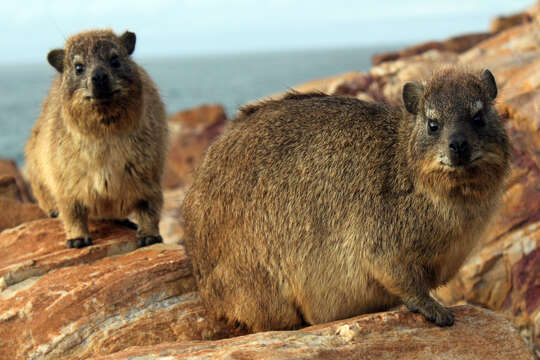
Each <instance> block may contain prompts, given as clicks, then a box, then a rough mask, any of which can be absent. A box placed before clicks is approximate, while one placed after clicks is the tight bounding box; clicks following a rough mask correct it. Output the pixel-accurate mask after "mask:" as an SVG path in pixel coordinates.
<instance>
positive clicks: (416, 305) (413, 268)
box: [374, 261, 454, 326]
mask: <svg viewBox="0 0 540 360" xmlns="http://www.w3.org/2000/svg"><path fill="white" fill-rule="evenodd" d="M375 268H376V269H377V267H375ZM378 269H384V271H381V272H377V273H376V274H374V276H375V278H376V279H377V280H378V281H379V282H380V283H381V284H382V285H383V286H384V287H385V288H386V289H387V290H388V292H390V293H391V294H394V295H397V296H399V297H400V298H401V300H402V301H403V303H404V304H405V305H406V306H407V308H408V309H409V310H411V311H413V312H419V313H420V314H422V315H424V317H425V318H426V320H428V321H430V322H433V323H435V324H436V325H438V326H451V325H452V324H454V316H453V315H452V312H451V311H450V310H449V309H447V308H445V307H444V306H442V305H441V304H439V303H438V302H437V301H435V300H434V299H433V298H432V297H431V296H430V295H429V288H430V283H431V282H433V280H432V279H431V278H432V277H433V276H432V274H429V273H427V271H426V269H425V268H424V267H423V266H421V265H413V264H403V263H398V262H397V261H396V262H395V263H392V265H391V266H389V264H386V266H384V267H383V265H382V264H381V265H380V267H378Z"/></svg>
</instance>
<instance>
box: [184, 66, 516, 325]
mask: <svg viewBox="0 0 540 360" xmlns="http://www.w3.org/2000/svg"><path fill="white" fill-rule="evenodd" d="M495 96H496V85H495V81H494V79H493V77H492V75H491V73H489V71H487V70H486V71H485V72H483V73H482V74H479V75H475V74H472V73H468V72H462V71H459V70H455V69H448V70H445V71H442V72H440V73H439V74H437V75H435V76H434V77H433V79H432V80H431V81H430V82H428V83H427V84H426V85H425V86H423V85H421V84H420V83H409V84H407V85H406V86H405V87H404V100H405V103H406V108H407V109H408V110H409V112H410V113H412V114H406V113H405V112H404V111H403V112H402V111H401V110H399V109H394V108H391V107H388V106H386V105H382V104H370V103H367V102H363V101H359V100H356V99H353V98H345V97H335V96H324V95H319V94H310V95H297V94H290V95H289V96H286V97H285V98H284V99H282V100H278V101H268V102H264V103H261V104H259V105H257V106H251V107H248V108H244V111H243V112H241V113H240V115H239V116H238V117H237V118H236V119H235V120H233V122H232V123H231V124H230V127H229V128H228V129H227V131H226V132H225V133H224V134H223V136H222V137H221V138H220V139H218V140H217V141H216V142H215V143H214V144H213V145H212V146H211V147H210V148H209V150H208V153H207V155H206V157H205V159H204V161H203V163H202V165H201V167H200V169H199V170H198V173H197V174H196V177H195V182H194V184H193V185H192V187H191V188H190V190H189V191H188V194H187V195H186V198H185V200H184V204H183V210H184V217H185V223H186V243H187V247H188V251H189V253H190V255H191V257H192V261H193V268H194V273H195V276H196V278H197V281H198V284H199V288H200V293H201V296H202V298H203V299H204V301H205V303H206V305H207V307H208V308H209V309H210V310H211V311H213V312H215V315H216V316H217V317H220V318H225V319H228V320H229V321H231V322H234V323H242V324H245V325H246V326H248V327H249V328H250V329H252V330H253V331H262V330H269V329H283V328H295V327H298V326H301V325H302V324H303V323H308V324H317V323H323V322H328V321H332V320H336V319H342V318H346V317H350V316H353V315H357V314H362V313H366V312H374V311H380V310H385V309H388V308H390V307H392V306H395V305H397V304H400V303H405V304H406V305H407V306H408V307H409V308H410V309H411V310H413V311H419V312H421V313H422V314H423V315H424V316H425V317H426V318H427V319H428V320H430V321H433V322H435V323H436V324H437V325H440V326H444V325H451V324H452V323H453V316H452V314H451V312H450V311H449V310H448V309H446V308H444V307H442V306H441V305H439V304H438V303H437V302H436V301H434V300H433V299H432V298H431V297H430V295H429V291H430V290H431V289H434V288H436V287H438V286H440V285H441V284H444V283H445V282H447V281H448V280H449V279H450V278H451V277H452V276H453V275H454V274H455V273H456V271H457V270H458V268H459V266H460V265H461V263H462V262H463V260H464V259H465V257H466V256H467V254H468V253H469V252H470V251H471V249H472V247H473V246H474V244H475V240H476V238H477V237H478V236H479V234H480V232H481V230H482V229H483V228H484V227H485V225H486V224H487V222H488V220H489V218H490V216H491V214H492V213H493V210H494V208H495V206H496V204H497V201H498V200H499V198H500V196H501V192H502V182H503V179H504V176H505V174H506V172H507V169H508V157H509V149H508V141H507V137H506V134H505V132H504V129H503V127H502V124H501V122H500V120H499V118H498V117H497V115H496V113H495V111H494V109H493V106H492V105H493V104H492V102H493V100H494V98H495Z"/></svg>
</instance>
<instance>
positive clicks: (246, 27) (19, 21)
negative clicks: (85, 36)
mask: <svg viewBox="0 0 540 360" xmlns="http://www.w3.org/2000/svg"><path fill="white" fill-rule="evenodd" d="M533 2H534V0H480V1H475V0H454V1H435V0H370V1H358V0H356V1H354V0H177V1H174V0H151V1H139V0H119V1H114V0H87V1H84V2H82V1H81V2H79V1H75V0H49V1H47V0H39V1H38V0H18V1H12V0H1V1H0V15H1V19H2V20H1V21H0V49H1V50H0V55H1V56H0V62H1V63H21V62H41V61H44V59H45V56H46V54H47V52H48V51H49V50H50V49H52V48H55V47H62V46H63V43H64V40H65V38H66V37H68V36H69V35H71V34H74V33H76V32H79V31H81V30H86V29H91V28H102V27H109V28H112V29H113V30H115V31H116V32H118V33H120V32H123V31H124V30H126V29H129V30H131V31H134V32H136V33H137V40H138V42H137V48H136V56H137V57H146V58H149V57H163V56H179V55H194V54H215V53H237V52H246V51H248V52H249V51H261V50H277V49H283V50H289V49H305V48H322V47H343V46H362V45H373V44H403V43H414V42H418V41H424V40H432V39H444V38H446V37H449V36H452V35H457V34H462V33H465V32H474V31H484V30H486V29H487V28H488V26H489V22H490V21H491V19H492V18H493V17H494V16H496V15H500V14H510V13H513V12H517V11H521V10H523V9H525V8H526V7H527V6H530V5H531V4H532V3H533Z"/></svg>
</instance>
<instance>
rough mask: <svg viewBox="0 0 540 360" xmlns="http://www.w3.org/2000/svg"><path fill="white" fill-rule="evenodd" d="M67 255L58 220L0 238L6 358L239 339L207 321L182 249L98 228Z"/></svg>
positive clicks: (0, 344)
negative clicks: (143, 244)
mask: <svg viewBox="0 0 540 360" xmlns="http://www.w3.org/2000/svg"><path fill="white" fill-rule="evenodd" d="M91 233H92V236H93V238H94V243H95V245H94V246H91V247H88V248H84V249H68V248H66V246H65V239H64V233H63V231H62V228H61V224H60V222H59V221H58V220H52V219H48V220H40V221H35V222H31V223H26V224H24V225H21V226H19V227H18V228H15V229H11V230H7V231H5V232H3V233H2V234H0V276H1V277H0V279H1V280H0V286H1V287H0V289H2V291H1V292H0V354H1V355H0V358H2V359H86V358H90V357H93V356H95V355H97V354H108V353H112V352H115V351H119V350H122V349H125V348H127V347H129V346H135V345H153V344H158V343H162V342H171V341H182V340H192V339H197V340H200V339H217V338H221V337H224V336H230V335H231V334H238V331H236V332H235V330H234V329H232V330H231V331H229V330H227V329H226V328H225V327H220V325H219V324H214V323H213V322H211V321H209V320H207V319H206V312H205V310H204V308H203V307H202V306H201V304H200V300H199V297H198V294H197V292H196V291H195V290H196V285H195V280H194V278H193V277H192V276H191V270H190V269H191V266H190V264H189V261H188V259H187V258H186V256H185V252H184V249H183V247H181V246H174V245H163V244H158V245H153V246H150V247H147V248H142V249H138V250H136V251H134V250H135V248H136V239H135V234H134V231H133V230H129V229H126V228H123V227H120V226H118V225H113V224H111V223H107V222H100V223H91Z"/></svg>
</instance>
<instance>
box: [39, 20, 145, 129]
mask: <svg viewBox="0 0 540 360" xmlns="http://www.w3.org/2000/svg"><path fill="white" fill-rule="evenodd" d="M134 50H135V34H134V33H132V32H129V31H126V32H125V33H123V34H122V35H121V36H117V35H115V34H114V33H113V32H112V31H110V30H92V31H87V32H83V33H79V34H77V35H74V36H72V37H70V38H69V39H68V40H67V42H66V46H65V48H64V49H55V50H52V51H50V52H49V54H48V55H47V60H48V61H49V63H50V64H51V65H52V66H53V67H54V68H55V69H56V70H57V71H58V72H59V73H60V74H61V78H62V84H61V89H62V101H63V103H64V104H63V105H64V106H65V109H66V110H67V111H68V112H70V113H71V115H72V117H81V116H83V118H84V119H85V121H86V122H87V124H86V125H88V126H96V125H98V124H91V123H92V122H94V121H95V122H98V123H101V125H106V126H108V125H111V124H114V123H115V122H117V121H120V120H121V119H122V118H125V117H126V116H125V115H129V114H127V113H126V111H128V110H130V111H133V110H134V109H136V108H138V107H140V103H141V99H140V98H141V96H142V89H141V79H140V76H139V72H138V70H137V65H136V64H135V63H134V62H133V61H132V60H131V57H130V55H131V54H132V53H133V51H134ZM122 108H124V110H122ZM89 115H93V118H92V116H89ZM128 117H129V116H128Z"/></svg>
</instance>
